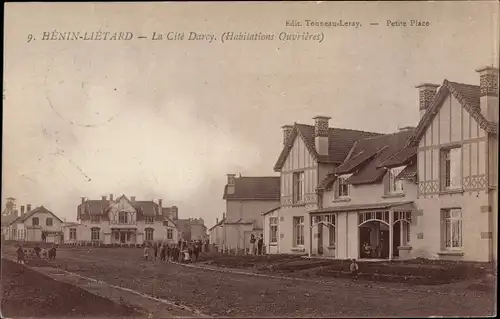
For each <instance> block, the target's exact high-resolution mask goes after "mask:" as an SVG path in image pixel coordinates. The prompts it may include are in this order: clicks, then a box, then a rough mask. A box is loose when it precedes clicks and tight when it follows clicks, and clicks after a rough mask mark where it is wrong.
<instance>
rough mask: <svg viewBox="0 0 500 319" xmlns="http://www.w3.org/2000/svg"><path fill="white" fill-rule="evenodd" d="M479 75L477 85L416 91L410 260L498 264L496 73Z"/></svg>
mask: <svg viewBox="0 0 500 319" xmlns="http://www.w3.org/2000/svg"><path fill="white" fill-rule="evenodd" d="M478 72H480V85H479V86H477V85H470V84H463V83H457V82H452V81H448V80H444V82H443V83H442V85H441V86H440V87H439V86H438V85H432V84H423V85H420V86H418V88H419V91H420V103H419V104H420V108H421V120H420V122H419V125H418V127H417V130H416V132H415V135H414V137H413V138H412V140H411V145H412V146H413V147H416V148H417V154H418V155H417V156H418V159H417V163H418V169H417V170H418V180H419V181H418V198H417V201H416V203H417V206H418V208H419V215H420V217H419V221H418V223H417V225H416V227H415V230H416V231H417V243H416V245H415V247H414V248H416V251H414V252H413V254H414V255H415V256H424V257H430V258H446V259H450V258H453V259H463V260H477V261H488V260H492V259H494V258H496V257H495V254H494V251H496V249H494V245H495V242H496V240H493V238H496V226H493V224H492V221H495V223H494V224H495V225H496V206H495V201H494V200H492V198H493V197H496V191H497V190H496V185H497V179H498V177H497V165H498V159H497V157H498V148H497V145H498V139H497V135H496V134H497V127H498V70H497V69H494V68H483V69H481V70H479V71H478ZM438 87H439V90H437V88H438Z"/></svg>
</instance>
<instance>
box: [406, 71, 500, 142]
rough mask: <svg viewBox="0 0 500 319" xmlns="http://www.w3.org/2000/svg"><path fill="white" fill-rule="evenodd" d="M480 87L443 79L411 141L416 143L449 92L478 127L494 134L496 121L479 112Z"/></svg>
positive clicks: (496, 127) (496, 126) (496, 128)
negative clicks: (491, 120)
mask: <svg viewBox="0 0 500 319" xmlns="http://www.w3.org/2000/svg"><path fill="white" fill-rule="evenodd" d="M480 93H481V90H480V87H479V86H477V85H470V84H464V83H457V82H450V81H448V80H444V82H443V85H441V87H440V88H439V91H438V93H437V94H436V97H435V98H434V101H432V103H431V105H430V106H429V107H428V108H427V111H426V112H425V114H424V116H423V117H422V119H421V120H420V122H419V123H418V126H417V129H416V132H415V136H414V137H413V138H412V140H411V141H412V142H413V143H418V141H419V140H420V139H421V138H422V136H423V135H424V134H425V132H426V131H427V128H428V127H429V125H430V124H431V123H432V120H433V119H434V117H435V116H436V114H437V113H438V111H439V109H440V108H441V106H442V105H443V101H444V100H445V99H446V97H448V95H449V94H451V95H452V96H453V97H454V98H455V99H457V100H458V102H459V103H460V104H461V105H462V107H463V108H464V109H465V110H466V111H467V112H468V113H469V114H470V115H471V117H472V118H473V119H474V120H475V121H476V122H477V124H478V125H479V127H480V128H482V129H483V130H485V131H486V132H488V133H492V134H496V133H497V130H498V125H497V124H496V123H493V122H490V121H488V120H487V119H486V118H485V117H484V116H483V114H482V113H481V107H480V105H481V104H480Z"/></svg>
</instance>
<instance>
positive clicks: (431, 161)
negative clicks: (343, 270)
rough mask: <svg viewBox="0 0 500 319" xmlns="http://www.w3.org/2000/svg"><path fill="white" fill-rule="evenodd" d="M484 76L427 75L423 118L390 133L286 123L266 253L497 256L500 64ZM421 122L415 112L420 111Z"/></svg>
mask: <svg viewBox="0 0 500 319" xmlns="http://www.w3.org/2000/svg"><path fill="white" fill-rule="evenodd" d="M477 72H478V74H479V79H478V80H479V85H471V84H464V83H456V82H451V81H448V80H444V81H443V83H442V84H441V85H438V84H422V85H419V86H417V89H418V91H419V101H418V103H417V104H418V105H419V109H420V121H419V122H418V125H417V126H416V127H406V128H402V129H400V130H399V131H398V132H395V133H393V134H379V133H374V132H363V131H356V130H348V129H339V128H332V127H329V119H330V118H329V117H325V116H317V117H314V125H305V124H298V123H295V124H294V125H285V126H283V127H282V128H283V136H284V137H283V149H282V152H281V155H280V156H279V158H278V160H277V162H276V165H275V166H274V170H275V171H276V172H279V173H280V193H281V195H280V204H279V208H274V209H271V210H269V211H268V212H266V213H264V214H263V215H264V230H263V234H264V242H265V245H266V247H267V251H268V252H269V253H308V254H309V255H316V256H326V257H332V258H340V259H345V258H374V259H407V258H416V257H423V258H431V259H459V260H468V261H491V260H496V258H497V257H496V249H497V248H496V243H497V213H498V202H497V197H498V196H497V187H498V168H497V167H498V135H497V134H498V133H497V132H498V69H496V68H493V67H485V68H481V69H478V70H477ZM416 122H417V121H416Z"/></svg>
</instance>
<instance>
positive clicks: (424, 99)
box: [416, 83, 439, 118]
mask: <svg viewBox="0 0 500 319" xmlns="http://www.w3.org/2000/svg"><path fill="white" fill-rule="evenodd" d="M438 87H439V85H438V84H432V83H422V84H420V85H417V86H416V88H417V89H418V92H419V93H418V97H419V98H418V104H419V110H420V118H422V117H423V116H424V114H425V112H426V111H427V108H429V106H431V104H432V101H434V98H435V97H436V93H437V89H438Z"/></svg>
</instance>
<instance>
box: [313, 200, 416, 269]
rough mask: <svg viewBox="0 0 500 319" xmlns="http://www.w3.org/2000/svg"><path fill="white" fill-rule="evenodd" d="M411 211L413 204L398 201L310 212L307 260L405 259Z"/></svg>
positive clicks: (406, 257) (408, 253)
mask: <svg viewBox="0 0 500 319" xmlns="http://www.w3.org/2000/svg"><path fill="white" fill-rule="evenodd" d="M413 210H414V205H413V202H397V203H384V204H370V205H347V206H338V207H329V208H323V209H318V210H315V211H311V212H310V213H309V217H310V223H309V225H310V232H309V234H310V241H309V246H310V247H309V257H313V256H315V257H320V258H333V259H351V258H356V259H361V260H363V259H368V260H393V259H408V258H410V250H411V245H410V241H411V233H410V228H411V222H412V221H411V215H412V211H413ZM339 217H341V218H339Z"/></svg>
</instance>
